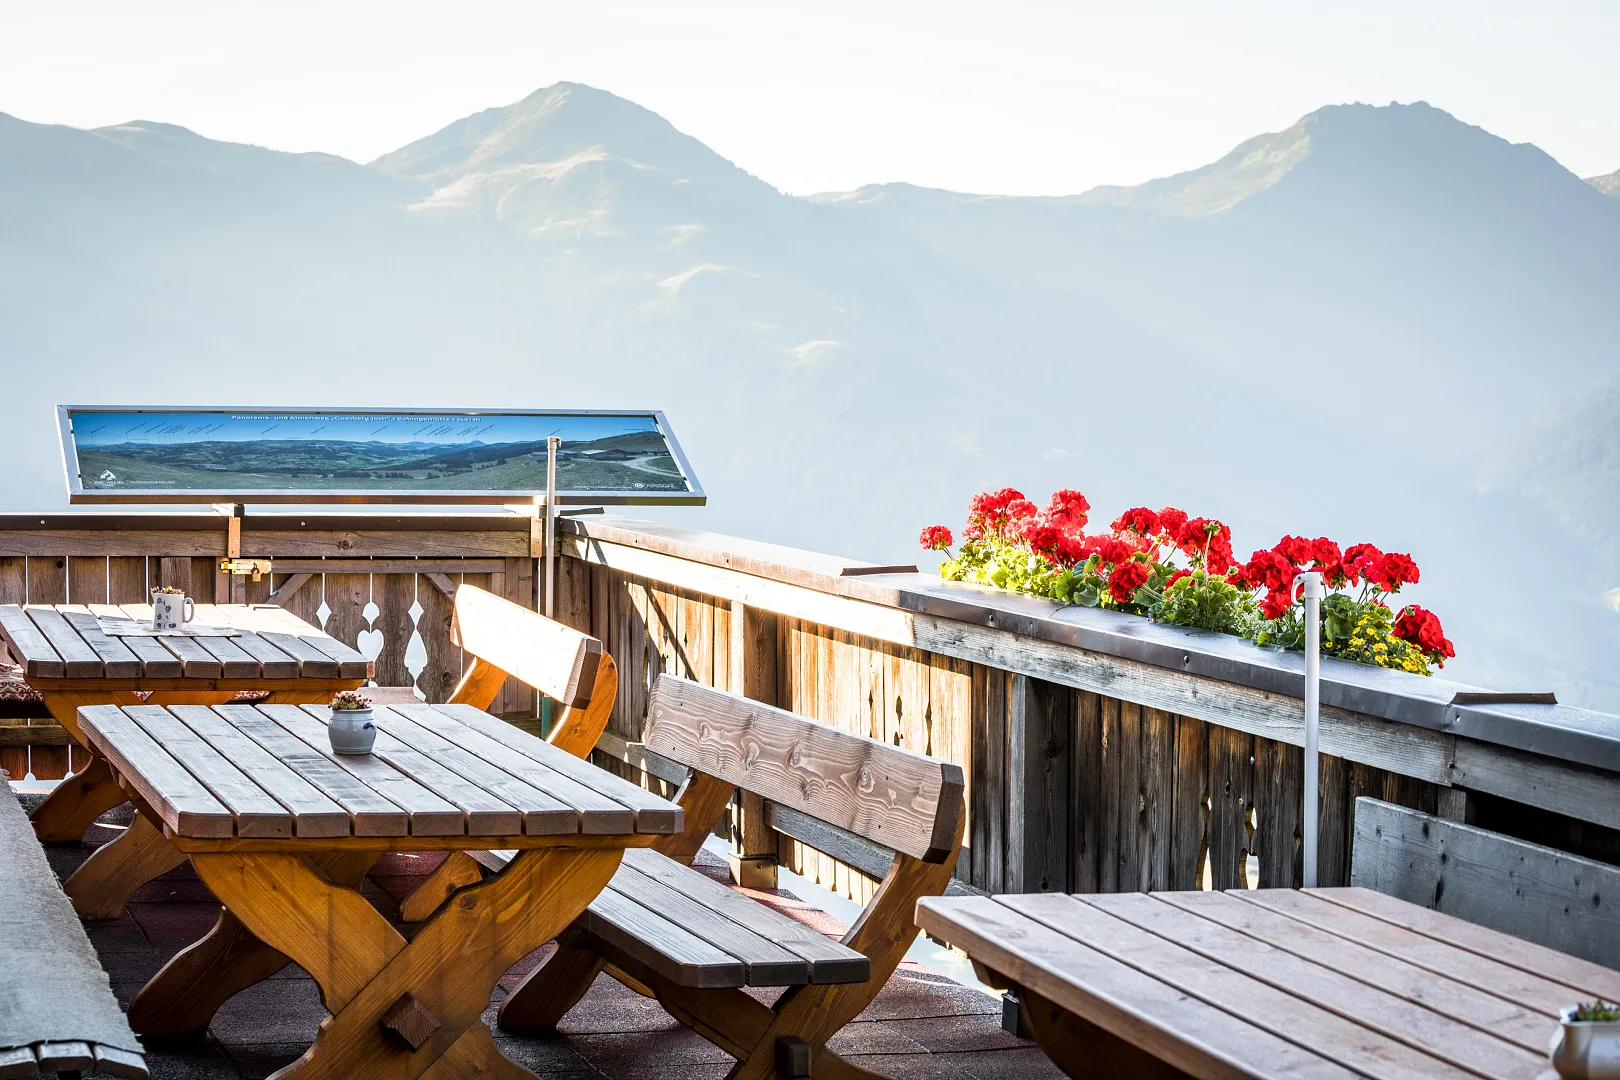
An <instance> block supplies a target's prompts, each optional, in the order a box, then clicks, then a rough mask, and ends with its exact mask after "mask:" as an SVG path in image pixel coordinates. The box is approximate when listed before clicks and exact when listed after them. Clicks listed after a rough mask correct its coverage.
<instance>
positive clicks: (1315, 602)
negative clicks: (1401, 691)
mask: <svg viewBox="0 0 1620 1080" xmlns="http://www.w3.org/2000/svg"><path fill="white" fill-rule="evenodd" d="M1294 584H1295V585H1296V586H1298V585H1300V584H1303V585H1304V586H1305V793H1304V794H1305V798H1304V804H1305V805H1304V808H1303V809H1304V816H1303V824H1304V830H1303V831H1304V843H1303V845H1302V846H1303V847H1304V849H1305V850H1304V852H1303V853H1302V854H1303V858H1304V863H1305V866H1304V870H1305V887H1306V888H1307V889H1314V888H1316V834H1317V826H1318V821H1319V819H1320V817H1321V813H1322V811H1321V802H1320V801H1319V796H1318V794H1317V786H1318V785H1317V769H1318V762H1317V756H1316V736H1317V728H1318V726H1319V721H1320V717H1319V714H1320V712H1321V707H1322V598H1323V596H1325V595H1326V592H1325V590H1324V589H1323V588H1322V575H1321V574H1319V573H1317V572H1315V571H1314V570H1313V571H1310V572H1308V573H1304V574H1300V575H1299V576H1298V577H1296V578H1295V579H1294Z"/></svg>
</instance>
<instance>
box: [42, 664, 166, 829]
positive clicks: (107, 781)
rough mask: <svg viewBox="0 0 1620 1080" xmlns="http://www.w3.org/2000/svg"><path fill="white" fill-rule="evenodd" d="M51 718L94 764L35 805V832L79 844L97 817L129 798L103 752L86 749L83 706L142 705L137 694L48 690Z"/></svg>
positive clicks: (91, 763) (58, 786)
mask: <svg viewBox="0 0 1620 1080" xmlns="http://www.w3.org/2000/svg"><path fill="white" fill-rule="evenodd" d="M40 696H41V697H43V698H44V699H45V707H46V708H47V709H49V710H50V711H51V717H52V718H53V719H55V721H56V722H57V723H58V724H61V725H62V726H63V727H65V728H67V730H68V734H70V735H72V736H73V738H74V739H75V740H76V741H77V742H78V743H79V750H80V752H82V753H86V754H89V756H90V764H89V765H87V766H85V767H84V768H83V769H80V770H79V771H78V772H76V773H74V774H73V775H72V776H69V777H67V778H66V779H65V780H63V781H62V782H61V783H60V784H57V785H56V786H55V787H54V788H52V789H51V791H50V794H48V795H46V796H45V798H44V799H43V800H42V801H41V802H40V804H39V805H38V806H37V807H35V808H34V812H33V814H32V815H30V819H31V820H32V821H33V823H34V835H35V836H37V837H39V840H40V842H41V843H44V844H52V843H55V844H76V843H78V842H79V841H80V840H82V839H84V831H85V830H86V829H88V828H89V827H90V826H91V825H92V824H94V822H95V820H96V818H98V817H100V816H101V815H102V814H105V813H106V812H107V811H109V810H111V809H112V808H113V807H115V806H122V805H123V804H124V803H125V802H128V801H129V797H128V796H127V795H125V794H124V792H123V789H122V788H120V787H119V786H118V782H117V781H116V780H114V779H113V774H112V770H111V769H109V768H108V767H107V763H106V762H105V761H103V760H102V759H101V757H100V755H98V754H95V753H93V752H92V751H90V750H87V749H85V748H84V736H83V735H81V734H80V732H79V707H80V706H81V705H107V704H114V705H139V704H140V699H139V698H137V697H136V696H135V695H134V694H133V693H129V692H122V691H106V692H101V693H92V692H77V691H75V692H72V693H68V692H65V691H56V690H47V691H43V692H42V693H41V695H40Z"/></svg>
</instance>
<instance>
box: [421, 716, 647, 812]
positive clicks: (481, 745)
mask: <svg viewBox="0 0 1620 1080" xmlns="http://www.w3.org/2000/svg"><path fill="white" fill-rule="evenodd" d="M390 708H392V709H393V710H394V711H395V712H397V713H399V714H400V715H402V716H404V717H406V718H407V719H409V720H411V721H412V722H414V723H416V724H417V725H419V726H420V727H422V728H423V729H425V730H426V731H428V732H429V733H431V734H434V735H437V736H439V737H440V738H442V739H444V740H445V741H446V742H449V743H452V744H454V745H457V746H461V747H464V748H465V749H466V750H468V751H469V752H470V753H472V754H474V755H476V756H477V757H480V758H483V759H485V760H487V761H489V762H491V763H492V764H494V765H497V766H499V767H500V768H501V769H502V771H504V772H507V773H510V774H512V775H514V776H517V777H519V778H521V779H522V780H523V781H524V782H525V783H527V784H528V785H529V786H531V787H534V788H537V789H539V790H540V791H543V792H544V793H545V794H546V795H547V796H549V797H550V798H552V799H554V800H556V801H557V802H559V803H562V804H563V805H565V806H569V807H572V808H573V809H574V811H575V814H576V823H575V826H574V829H575V830H576V831H578V832H581V833H585V834H589V835H604V836H612V835H614V834H617V833H623V832H654V831H657V830H653V829H645V828H640V827H639V826H638V825H637V823H636V817H637V815H636V812H635V811H634V810H632V809H631V808H630V807H628V806H626V805H625V804H624V803H622V802H620V801H618V800H617V799H614V798H610V797H609V796H608V795H606V794H603V791H602V788H603V785H604V783H605V782H606V781H605V780H604V777H612V775H613V774H611V773H608V772H607V771H606V770H604V769H597V768H596V767H595V766H594V765H590V764H589V763H584V764H585V766H586V768H588V769H592V770H594V771H595V773H597V774H600V775H594V776H591V775H587V776H586V777H585V780H584V781H583V782H582V781H577V780H574V779H573V778H571V777H569V776H566V775H564V774H562V773H561V772H559V771H557V770H556V769H553V768H551V767H550V766H552V765H555V764H557V763H558V759H559V758H563V757H567V758H569V759H570V760H572V761H578V760H579V759H578V758H574V757H572V755H568V754H564V753H563V752H561V751H555V752H552V751H550V750H549V748H547V747H546V745H545V743H543V742H541V741H540V740H539V739H536V738H534V736H532V735H530V734H528V733H527V732H523V731H518V730H517V729H516V728H513V727H512V726H511V725H510V724H508V723H507V722H506V721H505V720H502V719H500V718H498V717H494V716H491V717H490V720H491V721H493V722H494V723H496V724H499V725H501V726H502V727H504V728H508V729H510V730H511V731H513V732H515V733H516V735H517V736H519V738H517V739H515V740H513V741H514V742H515V743H520V744H521V743H522V741H523V740H524V739H530V740H533V741H532V743H531V745H530V750H531V753H528V754H525V753H523V752H521V751H519V750H517V749H514V748H513V746H512V745H511V744H509V743H506V742H504V741H501V740H499V739H495V738H491V737H489V736H487V735H485V734H484V733H483V732H481V731H477V730H474V729H472V728H470V727H468V726H467V725H466V724H463V723H461V722H460V721H459V720H458V719H456V718H455V717H453V716H451V715H450V711H449V710H450V707H449V706H444V705H394V706H390ZM473 711H474V712H478V715H480V716H486V715H488V714H487V713H483V712H479V710H477V709H474V710H473ZM565 767H566V766H565ZM613 779H618V778H617V777H613ZM627 786H628V785H627ZM638 790H639V789H638ZM666 805H667V804H666Z"/></svg>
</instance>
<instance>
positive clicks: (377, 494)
mask: <svg viewBox="0 0 1620 1080" xmlns="http://www.w3.org/2000/svg"><path fill="white" fill-rule="evenodd" d="M78 413H132V414H136V413H224V414H232V413H237V414H240V413H253V414H267V415H269V414H275V415H279V414H286V415H298V416H378V417H384V416H399V417H417V416H420V417H423V418H429V417H434V416H457V417H462V416H492V417H493V416H554V417H557V418H559V419H562V418H566V417H573V416H624V417H644V418H648V419H651V420H652V421H653V422H654V423H655V424H656V425H657V428H658V433H659V435H661V436H662V437H663V439H664V442H665V444H666V445H667V446H668V447H669V452H670V455H671V456H672V457H673V458H674V459H675V465H676V467H677V468H679V469H680V471H681V477H682V478H683V479H684V480H685V481H686V484H687V487H688V489H689V490H687V491H646V492H642V491H563V492H558V493H557V497H556V501H557V505H560V506H701V505H703V504H704V503H705V502H706V501H707V496H705V495H704V493H703V486H702V485H701V484H699V483H698V479H697V476H696V475H695V474H694V473H693V472H692V466H691V463H689V462H688V461H687V460H686V454H685V452H684V451H683V450H682V449H681V444H680V443H679V442H677V441H676V439H675V432H674V430H673V429H671V428H670V426H669V420H668V419H667V418H666V417H665V416H664V414H663V412H662V411H660V410H657V409H329V408H316V409H299V408H275V409H266V408H262V407H261V408H257V409H253V408H248V409H234V408H230V407H229V406H213V405H138V406H132V405H58V406H57V407H56V415H57V424H58V430H59V432H60V434H61V438H62V465H63V469H64V470H65V471H66V473H67V485H68V501H69V502H70V503H93V504H127V503H188V504H197V503H241V504H249V503H345V504H360V503H397V504H412V505H439V504H442V505H475V504H480V505H501V504H512V503H520V502H526V501H529V500H543V499H544V498H545V496H546V490H545V488H544V487H536V488H533V489H527V488H525V489H510V490H502V491H487V490H486V491H467V490H450V491H429V490H424V489H421V488H416V489H410V488H405V489H402V490H398V491H389V490H378V489H364V488H362V489H353V488H350V489H321V490H278V491H233V490H230V489H229V488H220V489H217V490H213V489H203V488H186V489H183V490H181V489H174V488H120V489H117V490H105V489H96V488H89V489H86V488H85V487H84V484H83V483H82V482H81V480H80V478H79V448H78V445H77V443H76V442H75V441H74V438H73V417H74V415H75V414H78Z"/></svg>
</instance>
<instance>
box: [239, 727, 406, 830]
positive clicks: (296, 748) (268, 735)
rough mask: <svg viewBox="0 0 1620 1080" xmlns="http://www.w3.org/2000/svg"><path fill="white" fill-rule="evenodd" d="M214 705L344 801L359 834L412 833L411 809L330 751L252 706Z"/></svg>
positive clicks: (329, 794)
mask: <svg viewBox="0 0 1620 1080" xmlns="http://www.w3.org/2000/svg"><path fill="white" fill-rule="evenodd" d="M212 708H213V711H214V713H215V714H217V715H218V716H220V717H221V718H223V719H224V720H225V721H226V722H227V723H228V724H230V725H231V726H232V727H234V728H236V729H237V730H238V731H240V732H241V733H242V734H244V735H246V736H247V737H248V738H250V739H252V740H253V741H254V742H255V743H257V744H258V745H259V746H261V747H263V748H264V750H265V751H266V752H267V753H269V754H270V755H271V756H273V757H274V758H275V759H276V760H277V761H279V762H281V763H282V764H283V765H285V766H286V767H287V768H289V769H291V770H292V771H293V772H295V773H297V774H298V775H299V776H301V777H303V778H304V779H305V780H307V781H308V782H309V783H310V784H311V785H312V786H314V787H315V788H316V790H318V791H319V792H320V793H321V794H323V795H325V796H326V797H327V798H329V799H331V800H332V801H333V802H335V803H337V804H338V805H339V806H341V807H342V808H343V809H344V811H345V812H346V813H347V814H348V815H349V823H350V827H351V829H352V831H353V833H354V835H355V836H408V835H410V826H411V819H410V814H408V813H407V812H406V811H405V810H404V809H402V808H401V807H400V806H398V805H397V804H396V803H394V802H393V801H392V800H390V799H388V798H386V797H384V796H382V795H380V794H378V793H377V792H376V791H374V790H373V789H372V788H371V787H369V786H368V785H366V784H364V783H362V782H361V781H360V780H359V779H358V778H356V777H355V776H353V775H352V774H351V773H350V772H348V771H347V770H346V769H344V768H342V767H341V766H340V765H338V763H337V762H336V761H335V760H333V758H332V755H331V754H330V753H326V752H323V751H321V750H320V749H318V748H316V747H313V746H311V745H309V744H308V743H306V742H305V741H304V740H303V739H300V738H299V737H298V736H296V735H294V734H293V733H292V732H290V731H288V730H287V729H286V728H284V727H282V726H281V725H280V724H278V723H276V722H275V721H274V720H272V719H270V718H269V717H268V716H265V715H264V714H263V713H261V712H260V711H259V710H258V709H256V708H254V707H253V706H252V705H215V706H213V707H212Z"/></svg>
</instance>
